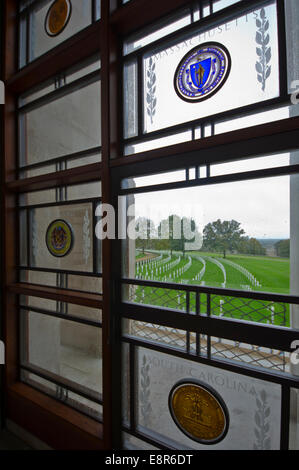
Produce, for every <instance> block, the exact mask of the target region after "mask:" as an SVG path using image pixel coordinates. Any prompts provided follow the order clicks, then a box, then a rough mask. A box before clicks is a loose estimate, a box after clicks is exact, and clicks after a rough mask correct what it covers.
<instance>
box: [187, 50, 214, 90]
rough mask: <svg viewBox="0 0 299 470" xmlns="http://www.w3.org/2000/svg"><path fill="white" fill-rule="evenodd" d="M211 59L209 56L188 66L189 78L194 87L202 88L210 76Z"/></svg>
mask: <svg viewBox="0 0 299 470" xmlns="http://www.w3.org/2000/svg"><path fill="white" fill-rule="evenodd" d="M211 65H212V59H211V58H210V57H209V58H208V59H205V60H203V61H201V62H197V63H196V64H192V65H191V67H190V72H191V79H192V82H193V84H194V85H195V86H196V88H199V89H200V88H202V87H203V86H204V85H205V83H206V81H207V80H208V78H209V76H210V71H211Z"/></svg>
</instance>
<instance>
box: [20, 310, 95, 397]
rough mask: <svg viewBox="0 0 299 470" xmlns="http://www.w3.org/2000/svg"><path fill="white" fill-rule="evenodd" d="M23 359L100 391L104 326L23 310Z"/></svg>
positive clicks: (68, 379) (56, 374) (92, 389)
mask: <svg viewBox="0 0 299 470" xmlns="http://www.w3.org/2000/svg"><path fill="white" fill-rule="evenodd" d="M21 348H22V363H23V364H24V365H26V364H28V365H30V364H31V365H32V366H35V367H38V368H40V369H42V370H43V371H44V373H45V375H47V373H49V378H50V379H51V375H50V374H55V376H57V377H62V378H63V379H65V380H67V381H70V382H71V383H72V384H73V388H74V387H76V384H78V385H81V386H83V387H84V388H85V389H86V390H91V391H93V392H97V393H98V394H101V392H102V333H101V329H99V328H95V327H91V326H89V325H83V324H80V323H75V322H72V321H69V320H61V319H59V318H54V317H50V316H48V315H43V314H40V313H36V312H25V311H23V312H22V345H21Z"/></svg>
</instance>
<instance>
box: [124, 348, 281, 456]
mask: <svg viewBox="0 0 299 470" xmlns="http://www.w3.org/2000/svg"><path fill="white" fill-rule="evenodd" d="M125 366H126V368H128V367H129V366H128V362H126V364H125ZM130 372H131V373H132V371H130ZM127 375H128V376H129V373H128V374H127ZM186 377H187V378H189V379H186ZM135 380H136V382H135V387H136V392H135V393H136V422H137V435H138V432H140V433H143V434H146V435H147V436H148V437H150V438H151V439H153V440H155V439H157V440H158V441H160V442H161V441H162V442H163V443H165V444H166V445H167V446H170V447H171V448H175V449H180V450H188V449H195V450H196V449H197V450H199V449H211V446H209V445H206V444H203V443H197V442H195V441H194V440H191V439H190V438H189V437H188V436H186V434H185V433H183V432H182V430H181V429H180V428H179V427H178V425H177V424H176V423H175V421H174V419H173V418H172V416H171V413H170V409H169V396H170V392H171V390H172V389H173V387H174V386H175V385H176V384H178V383H179V381H183V382H187V383H188V380H190V381H191V382H192V381H199V382H200V384H203V386H209V387H211V388H212V393H213V394H215V393H216V394H218V395H217V396H218V397H219V400H221V403H222V406H223V407H226V408H227V413H228V416H229V419H228V420H227V424H228V426H227V434H226V435H225V437H224V438H223V440H221V442H219V443H215V444H214V445H213V449H219V450H220V449H223V450H229V449H233V450H236V449H239V450H241V449H242V450H245V449H246V450H253V449H260V450H262V449H264V450H266V449H272V450H274V449H279V448H280V420H281V416H280V410H281V387H280V385H278V384H274V383H270V382H267V381H265V380H259V379H256V378H252V377H246V376H244V375H241V374H236V373H232V372H230V371H225V370H223V369H217V368H215V367H211V366H207V365H205V364H198V363H196V362H193V361H189V360H185V359H181V358H178V357H174V356H171V355H168V354H164V353H160V352H157V351H153V350H148V349H145V348H142V347H138V348H137V351H136V362H135ZM126 385H127V387H126V388H125V390H126V392H125V393H128V392H127V390H128V391H129V382H127V384H126ZM190 393H191V392H190ZM126 396H128V395H126ZM127 401H128V398H127ZM186 401H187V400H186ZM170 403H174V402H172V400H171V399H170ZM174 406H175V405H174ZM206 407H208V405H206ZM192 409H193V410H195V407H194V408H192ZM201 410H202V408H201ZM184 411H185V413H186V414H187V413H188V405H187V404H186V408H184ZM194 415H195V411H194ZM194 415H193V416H194ZM197 419H198V418H197ZM197 419H196V422H197V423H198V422H199V423H201V424H199V425H197V426H196V427H197V430H198V429H199V428H201V429H203V427H202V426H203V424H204V423H205V424H206V425H207V423H208V419H209V418H208V416H207V415H206V413H205V412H204V411H202V414H201V419H200V420H199V419H198V421H197ZM190 420H191V415H190ZM194 420H195V418H194ZM185 424H186V426H187V423H186V422H185ZM205 435H207V434H206V433H205ZM144 448H146V447H144Z"/></svg>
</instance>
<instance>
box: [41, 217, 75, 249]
mask: <svg viewBox="0 0 299 470" xmlns="http://www.w3.org/2000/svg"><path fill="white" fill-rule="evenodd" d="M73 242H74V235H73V229H72V227H71V226H70V224H68V223H67V222H65V220H61V219H57V220H54V221H53V222H51V223H50V225H49V227H48V229H47V233H46V245H47V248H48V250H49V252H50V253H51V255H53V256H56V257H62V256H66V255H67V254H68V253H69V252H70V251H71V249H72V247H73Z"/></svg>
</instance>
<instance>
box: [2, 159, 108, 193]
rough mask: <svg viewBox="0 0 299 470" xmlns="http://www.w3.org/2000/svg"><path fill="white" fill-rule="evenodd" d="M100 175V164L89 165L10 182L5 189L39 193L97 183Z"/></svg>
mask: <svg viewBox="0 0 299 470" xmlns="http://www.w3.org/2000/svg"><path fill="white" fill-rule="evenodd" d="M101 173H102V164H101V163H90V164H89V165H84V166H80V167H75V168H70V169H68V170H63V171H57V172H55V173H50V174H45V175H40V176H33V177H31V178H26V179H22V180H14V181H10V182H8V183H7V184H6V188H7V190H8V191H11V192H16V193H24V192H29V191H41V190H43V189H51V188H55V187H59V186H67V185H73V184H80V183H88V182H93V181H99V180H100V179H101Z"/></svg>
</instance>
